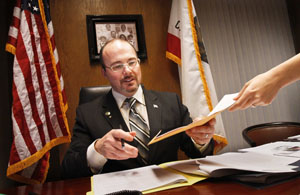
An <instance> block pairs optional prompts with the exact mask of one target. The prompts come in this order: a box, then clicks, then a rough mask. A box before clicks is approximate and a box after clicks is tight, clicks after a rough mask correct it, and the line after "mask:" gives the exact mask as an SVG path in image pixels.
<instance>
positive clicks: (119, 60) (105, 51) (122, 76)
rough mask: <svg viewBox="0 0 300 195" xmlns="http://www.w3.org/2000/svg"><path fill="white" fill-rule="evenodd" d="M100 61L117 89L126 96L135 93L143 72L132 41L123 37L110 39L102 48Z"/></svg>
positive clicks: (103, 72) (109, 79)
mask: <svg viewBox="0 0 300 195" xmlns="http://www.w3.org/2000/svg"><path fill="white" fill-rule="evenodd" d="M100 63H101V65H102V74H103V75H104V76H105V77H106V78H107V79H108V81H109V82H110V84H111V86H112V88H113V89H114V90H115V91H117V92H119V93H121V94H122V95H124V96H126V97H131V96H132V95H134V94H135V92H136V91H137V89H138V87H139V85H140V83H141V79H142V73H141V68H140V64H139V59H138V58H137V54H136V51H135V49H134V47H133V46H132V45H131V44H130V43H128V42H127V41H124V40H121V39H112V40H111V41H108V42H107V43H106V44H105V45H104V47H102V48H101V51H100ZM122 65H124V66H122Z"/></svg>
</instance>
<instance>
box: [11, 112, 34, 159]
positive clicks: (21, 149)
mask: <svg viewBox="0 0 300 195" xmlns="http://www.w3.org/2000/svg"><path fill="white" fill-rule="evenodd" d="M12 112H13V111H12ZM12 125H13V132H14V141H15V142H14V144H15V146H16V147H15V148H16V150H17V153H18V156H19V158H20V159H21V160H23V159H25V158H27V157H29V156H31V154H30V152H29V150H28V147H27V145H26V143H25V140H24V138H23V135H22V133H21V131H20V128H19V125H18V123H17V121H16V119H15V117H14V115H13V114H12Z"/></svg>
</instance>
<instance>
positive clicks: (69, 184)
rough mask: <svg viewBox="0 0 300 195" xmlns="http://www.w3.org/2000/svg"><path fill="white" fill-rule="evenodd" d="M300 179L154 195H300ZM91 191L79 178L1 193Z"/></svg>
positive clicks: (205, 184) (203, 185)
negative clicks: (258, 187)
mask: <svg viewBox="0 0 300 195" xmlns="http://www.w3.org/2000/svg"><path fill="white" fill-rule="evenodd" d="M299 184H300V178H299V177H298V178H295V179H292V180H289V181H285V182H283V183H280V184H277V185H273V186H269V187H265V188H263V189H256V188H253V187H249V186H246V185H244V184H239V183H236V182H232V181H221V180H213V181H210V180H204V181H201V182H199V183H197V184H194V185H192V186H188V187H181V188H175V189H170V190H165V191H160V192H156V193H153V194H152V195H167V194H169V195H170V194H172V195H179V194H180V195H182V194H188V195H193V194H197V195H199V194H205V195H215V194H218V195H219V194H244V195H246V194H255V195H260V194H261V195H262V194H263V195H268V194H270V195H273V194H288V195H294V194H295V195H299V194H300V185H299ZM90 190H91V184H90V178H79V179H71V180H64V181H56V182H48V183H45V184H40V185H33V186H20V187H16V188H10V189H6V190H0V193H4V194H14V195H21V194H22V195H23V194H31V195H35V194H55V195H59V194H64V195H68V194H76V195H77V194H83V195H84V194H86V192H88V191H90Z"/></svg>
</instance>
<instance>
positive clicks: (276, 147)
mask: <svg viewBox="0 0 300 195" xmlns="http://www.w3.org/2000/svg"><path fill="white" fill-rule="evenodd" d="M239 151H241V152H255V153H260V154H266V155H274V156H285V157H294V158H299V160H300V141H299V142H288V141H287V142H284V141H278V142H273V143H269V144H264V145H261V146H257V147H253V148H246V149H240V150H239Z"/></svg>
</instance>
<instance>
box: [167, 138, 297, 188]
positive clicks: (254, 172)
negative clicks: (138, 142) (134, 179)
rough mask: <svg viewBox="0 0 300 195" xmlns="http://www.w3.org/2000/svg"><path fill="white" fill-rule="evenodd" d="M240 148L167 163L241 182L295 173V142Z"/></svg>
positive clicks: (198, 172) (199, 173)
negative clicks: (236, 150)
mask: <svg viewBox="0 0 300 195" xmlns="http://www.w3.org/2000/svg"><path fill="white" fill-rule="evenodd" d="M297 150H298V151H297ZM240 151H242V152H230V153H224V154H221V155H215V156H207V157H206V158H201V159H192V160H185V161H177V162H172V163H168V164H167V166H168V167H169V168H172V169H175V170H178V171H181V172H184V173H188V174H196V175H203V176H207V177H224V176H231V177H232V176H234V178H236V179H239V180H242V181H248V182H258V183H261V182H262V183H263V182H266V181H267V179H268V178H270V177H272V178H276V179H280V177H282V178H285V177H286V176H288V175H290V176H292V175H295V174H299V171H300V168H299V162H300V161H299V160H300V159H299V158H300V156H298V155H299V151H300V143H299V142H298V143H296V142H276V143H272V144H267V145H263V146H259V147H255V148H247V149H243V150H240ZM272 181H273V180H272Z"/></svg>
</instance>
